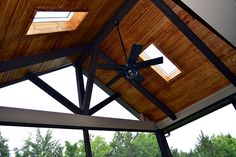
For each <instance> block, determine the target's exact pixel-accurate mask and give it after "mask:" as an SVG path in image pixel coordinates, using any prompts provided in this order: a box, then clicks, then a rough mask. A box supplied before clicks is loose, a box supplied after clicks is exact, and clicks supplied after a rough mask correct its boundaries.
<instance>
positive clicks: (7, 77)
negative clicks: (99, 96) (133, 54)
mask: <svg viewBox="0 0 236 157" xmlns="http://www.w3.org/2000/svg"><path fill="white" fill-rule="evenodd" d="M123 2H124V0H119V1H115V2H114V1H110V0H96V1H95V0H91V1H86V0H80V1H76V0H60V1H55V0H47V1H40V0H34V1H27V0H6V1H4V2H3V1H1V2H0V15H1V17H3V18H1V19H0V27H1V29H0V41H1V42H0V61H4V60H9V59H14V58H17V57H21V56H26V55H32V54H35V53H44V52H48V51H51V50H54V49H58V48H64V47H69V46H71V45H76V44H84V43H88V42H90V41H91V40H92V39H94V38H95V36H96V33H97V32H98V31H99V30H100V29H101V28H102V26H103V25H104V24H105V22H106V21H108V20H109V19H110V18H111V16H112V15H113V14H114V13H115V11H116V10H117V9H118V8H119V7H120V6H121V4H122V3H123ZM165 2H166V3H167V4H168V5H169V6H170V7H171V8H172V9H173V11H174V12H175V13H176V14H177V15H178V16H179V17H180V18H181V19H182V20H183V21H184V22H185V23H186V24H187V25H188V26H189V27H190V28H191V29H192V30H193V32H194V33H195V34H196V35H197V36H198V37H199V38H200V39H201V40H202V41H203V42H204V43H205V44H206V45H207V46H208V47H209V48H210V49H211V50H212V51H213V52H214V53H215V54H216V55H217V56H218V57H219V58H220V60H221V61H222V62H223V63H224V64H225V65H226V66H227V67H228V68H229V69H230V70H231V71H232V72H233V73H234V74H236V50H235V49H234V48H232V47H230V46H229V45H227V44H226V43H225V42H224V41H222V40H221V39H220V38H218V37H217V36H216V35H215V34H213V33H212V32H211V31H209V30H208V29H207V28H206V27H205V26H203V25H202V24H201V23H199V22H198V21H197V20H196V19H194V18H193V17H191V16H190V15H189V14H188V13H187V12H185V11H184V10H183V9H182V8H180V7H179V6H177V5H176V4H175V3H174V2H173V1H171V0H165ZM36 8H41V9H45V10H48V9H53V8H54V9H58V10H75V11H88V15H87V16H86V18H85V19H84V20H83V21H82V23H81V24H80V26H79V27H78V29H77V30H75V31H71V32H66V33H53V34H44V35H33V36H26V35H25V34H26V29H27V27H28V24H29V23H30V21H32V18H33V12H34V10H35V9H36ZM31 13H32V15H31ZM119 27H120V32H121V35H122V38H123V40H124V46H125V49H126V51H127V53H128V55H129V53H130V49H131V47H132V44H134V43H137V44H141V45H143V46H144V48H146V47H147V46H149V45H150V44H151V43H154V44H155V45H156V46H157V47H158V48H160V49H161V50H162V51H163V52H164V53H165V55H166V56H167V57H168V58H169V59H170V60H171V61H173V62H174V64H175V65H177V66H178V68H179V69H180V70H181V72H182V73H181V74H180V75H178V76H177V77H176V78H174V79H173V80H171V81H169V82H166V81H165V80H164V79H163V78H162V77H161V76H159V75H158V74H157V73H156V72H155V71H154V70H153V69H152V68H146V69H142V70H140V71H139V72H140V74H141V75H142V76H144V78H145V81H144V82H143V83H142V85H143V86H144V87H145V88H146V89H147V90H148V91H150V92H151V93H152V94H153V95H154V96H155V97H156V98H158V99H159V100H161V101H162V102H164V103H165V104H166V105H167V106H168V107H169V108H170V109H171V110H172V111H174V112H178V111H180V110H182V109H184V108H186V107H188V106H190V105H192V104H193V103H196V102H198V101H199V100H201V99H203V98H205V97H207V96H209V95H211V94H213V93H215V92H216V91H218V90H220V89H222V88H224V87H225V86H227V85H229V82H228V80H227V79H225V77H224V76H223V75H222V74H221V73H220V72H219V71H218V70H217V69H216V68H215V67H214V66H213V65H212V64H211V63H210V62H209V61H208V59H207V58H206V57H205V56H204V55H203V54H202V53H201V52H200V51H199V50H198V49H197V48H196V47H195V46H194V45H193V44H192V43H191V42H190V41H189V40H188V39H187V38H186V37H185V36H184V35H183V33H181V32H180V31H179V30H178V28H177V27H176V26H175V25H174V24H173V23H172V22H171V21H169V20H168V18H167V17H165V16H164V14H163V13H162V12H161V11H160V10H159V9H158V8H157V7H156V6H155V5H154V4H153V3H152V1H150V0H139V1H138V2H137V4H136V5H135V6H134V8H133V9H132V10H131V11H130V12H129V13H128V14H127V15H126V16H125V17H124V18H123V19H122V21H121V22H120V26H119ZM100 49H101V50H102V51H104V52H105V53H106V54H107V55H108V56H110V57H111V58H112V59H113V60H114V61H115V62H116V63H119V64H124V63H125V58H124V55H123V52H122V47H121V44H120V41H119V37H118V34H117V32H116V30H115V29H113V31H112V32H111V33H110V34H109V35H108V36H107V38H106V39H105V40H104V41H103V42H102V44H101V45H100ZM76 59H78V56H73V57H70V58H60V59H56V60H53V61H50V62H44V63H42V64H37V65H33V66H29V67H25V68H20V69H16V70H12V71H9V72H4V73H0V84H4V83H8V82H11V81H15V80H18V79H21V78H23V77H24V75H25V74H26V73H27V72H29V71H31V72H34V73H40V72H43V71H47V70H50V69H53V68H56V67H60V66H63V65H66V64H71V63H72V62H73V61H75V60H76ZM88 60H89V59H88ZM88 60H87V61H86V62H85V64H84V68H85V69H87V70H88V65H89V64H88ZM139 61H141V58H139ZM98 62H99V63H104V61H103V60H102V59H99V60H98ZM116 75H117V72H116V71H113V70H101V69H98V70H97V71H96V78H97V79H98V80H100V81H101V82H103V83H104V84H106V83H107V82H109V81H110V80H111V79H112V78H113V77H115V76H116ZM110 89H111V90H112V91H114V92H120V93H121V98H122V99H123V100H124V101H125V102H127V103H128V104H129V105H130V106H131V107H132V108H134V109H135V110H136V111H138V112H139V113H143V115H144V116H145V117H147V118H149V119H150V120H153V121H160V120H162V119H164V118H165V117H166V115H165V114H164V113H162V112H161V111H160V110H159V109H158V108H157V107H156V106H155V105H154V104H152V103H151V102H150V101H149V100H148V99H147V98H146V97H144V96H143V95H142V94H141V93H140V92H139V91H137V90H136V89H135V88H134V87H133V86H132V85H131V84H130V83H129V82H128V81H127V80H126V79H124V78H121V79H119V80H118V81H117V82H116V83H114V84H113V85H112V86H111V87H110Z"/></svg>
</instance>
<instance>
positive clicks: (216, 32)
mask: <svg viewBox="0 0 236 157" xmlns="http://www.w3.org/2000/svg"><path fill="white" fill-rule="evenodd" d="M173 1H174V2H175V3H176V4H178V6H180V7H181V8H182V9H183V10H185V11H186V12H187V13H188V14H190V15H191V16H192V17H193V18H194V19H197V20H198V21H199V22H200V23H201V24H202V25H204V26H205V27H206V28H208V29H209V30H210V31H211V32H213V33H214V34H216V35H217V36H218V37H219V38H220V39H221V40H223V41H224V42H226V43H227V44H228V45H230V46H231V47H233V48H235V46H234V45H233V44H232V43H231V42H230V41H229V40H227V39H226V38H225V37H224V36H222V35H221V34H220V33H219V32H218V31H217V30H215V29H214V28H213V27H212V26H211V25H209V24H208V23H207V22H206V21H205V20H203V19H202V18H201V17H200V16H199V15H198V14H196V13H195V12H194V11H193V10H192V9H191V8H190V7H188V6H187V5H186V4H185V3H184V2H183V1H181V0H173Z"/></svg>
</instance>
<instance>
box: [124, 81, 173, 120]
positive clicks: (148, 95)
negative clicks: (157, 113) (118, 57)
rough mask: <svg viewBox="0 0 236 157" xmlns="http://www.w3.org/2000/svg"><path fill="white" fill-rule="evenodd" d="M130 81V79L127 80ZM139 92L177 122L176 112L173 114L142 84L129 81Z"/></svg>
mask: <svg viewBox="0 0 236 157" xmlns="http://www.w3.org/2000/svg"><path fill="white" fill-rule="evenodd" d="M127 80H128V79H127ZM128 81H129V83H130V84H132V85H133V86H134V87H135V88H136V89H137V90H138V91H139V92H141V93H142V94H143V95H144V96H145V97H146V98H147V99H149V100H150V101H151V102H152V103H153V104H155V105H156V106H157V107H158V108H159V109H160V110H161V111H162V112H164V113H165V114H166V115H167V116H169V117H170V118H171V119H172V120H176V119H177V117H176V115H175V113H174V112H172V111H171V110H170V109H169V108H168V107H167V106H166V105H165V104H164V103H163V102H162V101H160V100H159V99H157V98H156V97H155V96H154V95H153V94H152V93H150V92H149V91H148V90H147V89H146V88H144V87H143V86H142V85H141V84H139V83H137V82H136V81H134V80H128Z"/></svg>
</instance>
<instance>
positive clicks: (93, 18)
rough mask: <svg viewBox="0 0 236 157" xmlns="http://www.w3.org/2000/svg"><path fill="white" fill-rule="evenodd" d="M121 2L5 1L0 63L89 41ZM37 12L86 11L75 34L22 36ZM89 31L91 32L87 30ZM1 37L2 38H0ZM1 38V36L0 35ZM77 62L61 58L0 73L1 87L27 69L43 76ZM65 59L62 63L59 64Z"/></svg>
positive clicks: (84, 0) (20, 77)
mask: <svg viewBox="0 0 236 157" xmlns="http://www.w3.org/2000/svg"><path fill="white" fill-rule="evenodd" d="M123 2H124V1H123V0H119V1H116V3H114V2H112V1H109V0H97V1H95V0H93V1H86V0H82V1H79V2H78V1H70V0H63V1H54V0H48V1H40V0H36V1H34V2H33V1H26V0H18V1H15V0H7V1H6V2H4V3H3V1H1V2H0V7H1V8H2V9H1V10H0V15H1V16H2V17H3V18H1V20H0V27H1V30H0V34H1V35H0V41H1V44H0V61H6V60H12V59H16V58H19V57H23V56H29V55H34V54H42V53H45V52H51V51H53V50H55V49H60V48H66V47H71V46H73V45H79V44H83V43H88V42H90V41H91V40H92V39H93V38H94V37H95V36H96V34H97V32H98V31H99V30H100V29H101V27H102V26H103V25H104V24H105V23H106V22H107V21H108V20H109V19H110V18H111V16H113V14H114V13H115V12H116V11H117V9H118V8H119V7H120V6H121V4H123ZM36 8H37V9H40V10H72V11H73V10H76V11H84V10H85V11H88V12H89V14H88V15H87V17H86V18H85V20H84V21H83V22H82V23H81V25H80V26H79V28H78V29H77V30H76V31H72V32H61V33H51V34H42V35H31V36H26V35H25V34H26V32H27V30H26V27H27V26H28V25H29V24H30V23H31V21H32V20H33V16H34V13H35V9H36ZM91 30H93V31H91ZM3 34H4V35H3ZM2 35H3V36H2ZM76 59H78V56H75V57H72V58H70V57H69V58H68V59H67V58H61V59H58V60H61V62H58V60H53V61H50V62H47V63H42V65H40V64H37V65H35V66H29V67H25V68H20V69H17V70H13V71H11V72H9V73H2V74H1V84H7V83H9V82H14V81H17V80H20V79H22V78H23V74H22V73H25V72H26V71H27V69H30V71H32V72H34V73H43V72H44V71H49V70H50V69H51V68H57V67H58V68H59V67H61V66H64V65H68V64H71V63H72V62H73V61H75V60H76ZM63 60H66V61H63Z"/></svg>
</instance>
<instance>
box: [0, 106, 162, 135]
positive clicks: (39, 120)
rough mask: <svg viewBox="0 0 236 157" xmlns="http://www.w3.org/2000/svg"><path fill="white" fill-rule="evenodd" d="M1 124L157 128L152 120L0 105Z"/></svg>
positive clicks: (101, 128)
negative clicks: (142, 120)
mask: <svg viewBox="0 0 236 157" xmlns="http://www.w3.org/2000/svg"><path fill="white" fill-rule="evenodd" d="M29 117H30V118H29ZM0 125H10V126H28V127H47V128H64V129H89V130H109V131H137V132H154V131H156V130H157V128H156V124H155V123H154V122H150V121H144V122H141V121H137V120H126V119H118V118H105V117H95V116H86V115H79V114H68V113H58V112H48V111H36V110H28V109H18V108H10V107H0Z"/></svg>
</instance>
